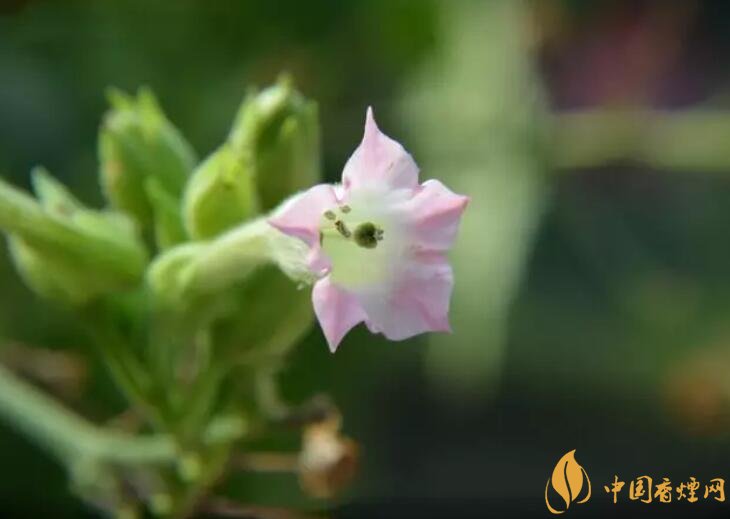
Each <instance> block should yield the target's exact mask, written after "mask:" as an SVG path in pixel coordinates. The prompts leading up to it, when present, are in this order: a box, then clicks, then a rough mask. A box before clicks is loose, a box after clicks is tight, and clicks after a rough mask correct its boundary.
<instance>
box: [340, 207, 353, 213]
mask: <svg viewBox="0 0 730 519" xmlns="http://www.w3.org/2000/svg"><path fill="white" fill-rule="evenodd" d="M340 211H342V212H343V213H345V214H347V213H349V212H350V211H351V209H350V206H349V205H341V206H340Z"/></svg>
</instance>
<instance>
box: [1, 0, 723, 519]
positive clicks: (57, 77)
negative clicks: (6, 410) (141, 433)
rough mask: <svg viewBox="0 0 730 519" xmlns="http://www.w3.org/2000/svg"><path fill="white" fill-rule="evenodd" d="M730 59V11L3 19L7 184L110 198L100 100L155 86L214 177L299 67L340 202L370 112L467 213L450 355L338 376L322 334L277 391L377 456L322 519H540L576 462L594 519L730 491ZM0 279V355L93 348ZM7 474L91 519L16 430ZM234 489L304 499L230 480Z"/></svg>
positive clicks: (597, 6) (89, 11)
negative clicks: (333, 406)
mask: <svg viewBox="0 0 730 519" xmlns="http://www.w3.org/2000/svg"><path fill="white" fill-rule="evenodd" d="M729 51H730V5H728V4H727V3H725V2H722V1H719V0H717V1H687V2H662V1H648V0H647V1H593V2H589V1H571V0H549V1H534V2H519V1H510V0H503V1H500V0H492V1H469V0H455V1H447V0H442V1H436V0H432V1H431V0H419V1H416V0H348V1H338V0H312V1H309V2H301V1H298V0H281V1H272V0H266V1H260V0H248V1H232V0H221V1H216V2H210V1H209V2H197V1H192V0H190V1H176V2H172V1H170V2H162V1H137V0H130V1H126V2H91V1H81V0H79V1H55V2H54V1H22V0H0V172H1V173H2V175H3V176H4V177H6V178H8V179H10V180H12V181H13V182H15V183H17V184H19V185H22V186H24V187H27V185H28V182H29V171H30V169H31V167H32V166H34V165H36V164H43V165H44V166H46V167H48V168H49V169H50V170H51V171H53V172H54V174H56V175H57V176H58V177H59V178H61V179H62V180H63V181H64V182H66V183H67V184H68V185H70V186H71V187H72V188H73V189H75V190H76V192H78V193H79V194H80V195H81V198H82V199H83V200H84V201H85V202H87V203H89V204H100V203H101V196H100V193H99V188H98V185H97V176H96V168H97V165H96V156H95V153H96V152H95V149H96V135H97V130H98V125H99V121H100V117H101V114H102V113H103V112H104V110H105V106H106V102H105V99H104V92H105V89H106V88H107V87H109V86H117V87H120V88H122V89H126V90H130V91H131V90H135V89H136V88H137V87H138V86H140V85H149V86H150V87H151V88H152V89H153V90H154V91H155V92H156V94H157V95H158V97H159V99H160V101H161V103H162V105H163V107H164V109H165V111H166V113H167V114H168V116H169V117H170V119H171V120H172V121H173V122H175V123H176V124H177V125H178V127H179V128H180V129H181V130H182V131H183V132H184V134H185V135H186V136H187V137H188V139H189V140H190V141H191V143H192V144H193V145H194V146H195V148H196V149H197V150H198V151H199V153H200V154H201V156H205V155H206V154H208V153H209V152H210V151H211V150H212V149H214V147H215V146H216V144H217V143H218V142H220V141H221V140H222V139H223V137H224V136H225V134H226V132H227V129H228V127H229V124H230V120H231V119H232V117H233V114H234V113H235V110H236V108H237V107H238V104H239V103H240V100H241V98H242V97H243V95H244V94H245V92H246V89H247V88H248V86H250V85H259V86H263V85H266V84H269V83H271V82H273V81H274V80H275V79H276V77H277V75H278V74H279V73H280V72H281V71H288V72H290V73H291V74H292V75H293V77H294V79H295V81H296V84H297V87H298V88H299V89H300V90H301V91H302V92H304V93H305V95H307V96H308V97H310V98H313V99H315V100H317V101H318V103H319V107H320V114H321V120H322V141H323V158H324V172H325V176H326V178H327V179H328V180H330V181H335V180H336V179H338V178H339V175H340V173H341V168H342V165H343V164H344V162H345V161H346V159H347V157H348V156H349V154H350V153H351V152H352V150H353V149H354V147H355V146H356V145H357V143H358V142H359V139H360V138H361V132H362V125H363V119H364V113H365V108H366V107H367V106H368V105H372V106H373V107H374V109H375V111H376V114H377V116H378V121H379V123H380V126H381V128H382V129H383V130H384V131H385V132H386V133H388V134H389V135H391V136H393V137H394V138H396V139H398V140H399V141H401V142H403V144H404V145H405V146H406V148H407V149H409V150H410V151H411V152H412V153H413V155H414V157H415V158H416V160H417V162H418V163H419V165H420V166H421V169H422V177H423V178H424V179H425V178H440V179H443V180H444V181H445V182H446V183H447V184H448V185H449V186H450V187H452V188H453V189H454V190H455V191H458V192H463V193H466V194H468V195H470V196H471V197H472V203H471V205H470V207H469V209H468V211H467V215H466V217H465V221H464V224H463V227H462V233H461V235H460V238H459V244H458V246H457V247H456V250H455V251H454V253H453V256H452V258H453V262H454V265H455V271H456V279H457V283H456V289H455V294H454V300H453V310H454V311H453V315H452V321H453V327H454V334H453V335H451V336H443V337H442V336H434V337H420V338H418V339H415V340H411V341H407V342H404V343H389V342H387V341H385V340H383V339H381V338H380V337H376V336H372V335H370V334H368V333H367V332H366V331H365V330H364V329H359V328H358V329H357V330H356V331H355V332H354V333H352V334H351V335H350V336H348V337H347V339H346V340H345V341H344V343H343V345H342V347H341V349H340V350H339V351H338V352H337V354H336V355H334V356H332V355H331V354H330V353H329V352H328V350H327V348H326V346H325V343H324V339H323V337H322V335H321V332H320V331H319V329H317V328H316V327H314V328H313V329H312V331H311V333H310V334H309V335H308V336H307V338H306V340H304V341H303V342H302V344H301V345H299V347H298V348H297V349H296V351H295V353H294V355H293V356H292V357H291V359H290V362H289V364H288V366H287V368H286V370H285V373H284V384H285V386H284V393H285V394H286V396H287V397H288V398H289V399H291V400H293V401H302V400H304V399H306V398H307V397H308V396H309V395H311V394H313V393H317V392H327V393H329V394H331V395H332V396H333V397H334V398H335V400H336V401H337V403H338V405H339V406H340V408H341V410H342V411H343V414H344V416H345V430H346V431H347V433H348V434H349V435H350V436H353V437H354V438H356V439H357V440H358V442H360V444H361V446H362V449H363V459H362V467H361V472H360V476H359V478H358V480H357V483H356V485H355V486H354V488H353V489H352V490H351V491H350V492H349V494H347V495H345V496H343V498H342V499H341V500H340V501H339V502H338V503H335V505H334V506H333V509H332V515H333V516H335V517H391V516H392V517H404V516H406V517H407V516H411V515H414V516H419V517H426V516H452V517H453V516H474V517H480V516H483V515H484V514H485V513H487V512H490V513H492V514H494V515H495V516H510V515H511V516H518V517H525V516H528V515H535V516H545V515H546V511H545V509H544V502H543V494H542V493H543V490H544V484H545V481H546V479H547V478H548V477H549V475H550V473H551V471H552V468H553V466H554V465H555V463H556V461H557V460H558V459H559V458H560V457H561V456H562V455H563V454H564V453H565V452H567V451H569V450H571V449H577V457H578V460H579V462H580V463H581V464H582V465H583V466H584V467H585V468H586V470H587V471H588V472H589V474H590V476H591V479H592V480H593V482H594V486H595V489H594V492H595V494H596V495H595V497H594V499H593V502H591V505H592V508H591V509H590V510H589V509H588V507H587V506H586V507H585V509H583V510H571V512H576V513H578V515H581V514H582V515H583V516H587V514H590V513H591V512H596V511H600V510H603V511H606V510H611V509H610V508H606V507H607V506H609V505H607V503H608V500H607V498H606V497H605V495H602V494H603V492H602V486H603V485H604V484H608V483H609V481H611V480H612V479H613V475H614V474H618V475H620V476H622V477H624V478H625V479H626V480H628V479H630V478H632V477H635V476H637V475H639V474H643V473H651V474H656V476H657V477H659V476H661V475H667V476H669V477H672V478H674V479H677V480H680V479H683V478H684V479H686V478H689V476H691V475H692V476H696V477H697V478H698V479H701V480H709V479H711V478H713V477H725V478H726V479H728V480H730V463H728V462H730V435H729V434H728V432H729V431H730V319H729V318H730V240H728V239H727V236H728V224H730V203H729V202H728V201H730V111H728V110H729V109H730V97H729V96H728V94H730V88H729V86H730V62H728V58H727V56H728V55H730V53H729ZM0 280H1V281H0V286H1V287H2V289H1V290H0V310H1V311H0V340H1V342H2V345H1V346H0V356H2V358H3V359H5V360H6V361H7V362H10V363H11V364H12V362H13V351H14V349H16V348H17V345H18V344H23V345H32V346H38V347H43V348H48V349H52V350H55V349H64V350H69V351H72V352H78V353H84V351H85V349H86V348H87V347H88V344H86V341H87V339H86V338H85V337H84V335H83V334H82V333H81V332H80V330H79V329H78V328H77V327H76V326H74V324H73V320H72V319H70V318H69V315H68V314H67V313H66V312H65V311H64V310H63V309H61V308H50V307H48V306H46V305H42V304H40V302H39V301H37V300H36V298H35V297H33V296H32V295H31V294H30V293H29V292H28V291H27V290H26V289H25V288H24V287H23V285H22V284H21V283H20V281H19V280H18V278H17V276H16V275H15V273H14V272H13V271H12V268H11V267H10V265H9V261H8V258H7V255H6V254H5V253H4V252H3V254H1V255H0ZM79 369H82V368H79ZM85 369H86V370H87V371H88V375H89V376H88V381H87V383H86V385H84V386H83V387H78V388H72V389H73V390H72V391H69V390H66V391H64V392H60V390H58V389H57V388H55V386H54V385H53V384H51V385H50V388H51V390H52V391H55V392H56V393H57V395H58V396H59V397H60V398H62V399H64V400H65V401H67V402H68V403H69V404H70V405H71V406H73V407H74V408H76V409H79V410H81V411H82V412H84V414H86V415H87V416H90V417H105V416H108V415H110V414H111V413H110V412H109V410H110V409H114V408H115V407H118V406H119V405H120V399H119V397H118V396H117V394H116V393H115V391H114V389H113V388H112V387H111V386H109V385H108V383H107V382H106V378H105V375H104V373H103V372H102V371H101V370H100V369H98V366H94V365H91V366H88V367H87V368H85ZM54 388H55V389H54ZM0 460H2V462H3V468H4V470H3V471H2V473H0V509H1V510H2V516H4V517H38V516H48V515H52V516H53V517H80V516H86V515H90V516H93V515H92V514H93V512H91V511H89V510H88V509H87V508H85V507H84V506H83V505H82V504H80V503H79V502H78V501H76V500H75V499H74V498H73V497H72V496H71V495H70V494H69V492H68V490H67V487H66V481H65V478H64V475H63V473H62V471H61V469H60V468H58V467H56V466H55V465H54V464H53V462H52V461H51V460H49V459H48V458H46V457H45V455H43V454H42V453H40V452H39V451H37V450H36V449H35V448H34V447H33V446H32V445H30V444H29V443H27V442H26V441H25V440H24V439H23V438H22V437H19V436H17V435H16V434H14V433H13V432H11V431H10V430H9V429H7V428H6V427H5V426H4V425H3V426H0ZM226 492H227V493H228V495H229V496H231V497H232V498H235V499H237V500H240V501H243V502H256V503H273V504H281V503H282V502H284V503H289V502H291V503H297V502H298V500H297V499H298V498H297V497H296V496H297V495H298V492H299V491H298V489H297V483H296V480H295V478H293V477H288V476H281V477H279V476H276V477H274V476H267V477H251V476H247V475H240V476H236V477H234V478H233V479H232V481H231V482H230V484H229V485H228V488H227V489H226ZM631 504H635V503H631ZM604 505H606V506H605V507H604V508H602V506H604ZM725 505H727V503H725ZM627 506H628V505H627ZM634 509H635V508H634ZM642 511H644V512H646V513H649V512H654V513H656V514H657V515H661V516H662V517H665V516H673V515H677V516H682V515H683V514H686V513H687V508H686V507H682V506H681V505H680V504H677V506H675V507H673V508H665V509H662V510H657V509H656V507H654V508H646V509H645V510H644V509H642ZM692 513H693V514H694V515H697V516H708V517H709V516H726V515H723V514H727V506H725V507H724V508H723V507H722V506H721V505H720V504H717V505H713V504H710V503H702V502H700V503H698V504H697V505H696V506H695V507H694V508H693V509H692Z"/></svg>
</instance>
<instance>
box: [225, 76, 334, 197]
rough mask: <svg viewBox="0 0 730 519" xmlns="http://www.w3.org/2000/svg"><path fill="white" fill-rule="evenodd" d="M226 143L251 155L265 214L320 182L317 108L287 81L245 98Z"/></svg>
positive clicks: (283, 79)
mask: <svg viewBox="0 0 730 519" xmlns="http://www.w3.org/2000/svg"><path fill="white" fill-rule="evenodd" d="M228 140H229V142H230V143H231V144H232V145H233V146H234V147H236V148H238V149H244V150H249V151H250V152H251V153H252V156H253V158H254V163H255V169H254V171H255V174H256V178H255V180H256V186H257V189H258V193H259V199H260V201H261V209H262V210H263V211H269V210H271V209H273V208H274V207H276V206H277V205H279V203H280V202H281V201H282V200H284V199H285V198H287V197H288V196H290V195H291V194H293V193H296V192H298V191H301V190H303V189H306V188H308V187H311V186H312V185H314V184H316V183H317V182H318V181H319V179H320V149H319V114H318V110H317V104H316V103H315V102H314V101H310V100H308V99H306V98H305V97H303V96H302V95H301V94H300V93H299V92H297V91H296V90H294V87H293V86H292V83H291V81H290V80H289V79H288V78H286V77H283V78H281V79H280V80H279V81H278V82H277V84H276V85H274V86H272V87H269V88H267V89H265V90H263V91H262V92H260V93H257V92H252V93H250V94H249V95H248V96H246V99H245V100H244V102H243V104H242V105H241V108H240V109H239V111H238V115H237V116H236V120H235V122H234V124H233V128H232V129H231V133H230V135H229V138H228Z"/></svg>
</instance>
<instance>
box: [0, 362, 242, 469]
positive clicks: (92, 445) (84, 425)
mask: <svg viewBox="0 0 730 519" xmlns="http://www.w3.org/2000/svg"><path fill="white" fill-rule="evenodd" d="M0 418H2V419H3V420H5V421H6V422H7V423H8V424H10V425H11V426H12V427H14V428H15V429H17V430H19V431H21V432H23V433H24V434H26V435H27V436H28V437H30V438H31V439H32V440H33V441H35V442H36V443H37V444H38V445H40V446H41V447H43V448H45V449H46V450H47V451H49V452H50V453H51V454H53V455H55V456H57V457H58V458H59V459H60V460H61V461H62V462H65V463H72V462H74V461H76V460H77V459H79V458H80V457H83V458H86V459H89V458H90V459H95V460H97V461H102V462H104V461H105V462H110V463H119V464H129V465H140V464H161V463H162V464H165V463H174V462H175V461H176V460H177V458H178V454H179V452H178V448H177V445H176V443H175V441H174V440H173V439H172V438H171V437H170V436H168V435H164V434H156V435H145V436H134V435H129V434H125V433H121V432H118V431H111V430H108V429H103V428H101V427H97V426H95V425H93V424H91V423H89V422H87V421H86V420H84V419H83V418H81V417H80V416H78V415H77V414H75V413H73V412H71V411H69V410H68V409H66V408H64V407H63V406H61V405H60V404H59V403H58V402H56V401H55V400H53V399H52V398H49V397H48V396H46V395H45V394H43V393H42V392H41V391H39V390H37V389H36V388H35V387H33V386H32V385H30V384H28V383H27V382H25V381H23V380H21V379H20V378H18V377H16V376H15V375H14V374H13V373H11V372H10V371H9V370H8V369H6V368H5V367H3V366H0ZM244 432H245V424H244V423H242V422H241V420H240V419H237V418H235V417H224V418H219V419H218V420H214V421H212V422H211V423H210V424H209V426H208V428H207V429H206V431H205V432H204V440H205V442H206V443H208V444H218V443H223V444H226V443H229V442H231V441H234V440H235V439H236V438H239V437H240V436H241V435H242V434H243V433H244Z"/></svg>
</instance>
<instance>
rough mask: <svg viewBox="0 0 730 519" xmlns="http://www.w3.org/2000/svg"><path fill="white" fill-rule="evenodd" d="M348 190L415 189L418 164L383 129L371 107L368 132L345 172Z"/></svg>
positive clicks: (367, 120) (366, 131) (345, 183)
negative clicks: (376, 120) (381, 129)
mask: <svg viewBox="0 0 730 519" xmlns="http://www.w3.org/2000/svg"><path fill="white" fill-rule="evenodd" d="M342 183H343V184H344V187H345V189H347V190H349V189H360V188H363V187H365V188H376V189H378V188H381V189H382V188H386V189H400V188H407V189H415V188H416V187H417V186H418V166H416V163H415V162H414V161H413V158H412V157H411V156H410V155H409V154H408V152H407V151H406V150H405V149H403V146H401V145H400V144H399V143H398V142H396V141H394V140H393V139H391V138H390V137H388V136H387V135H385V134H384V133H382V132H381V131H380V129H379V128H378V125H377V124H376V123H375V118H374V117H373V109H372V108H368V111H367V116H366V120H365V135H364V136H363V139H362V142H361V143H360V146H358V148H357V149H356V150H355V152H354V153H353V154H352V156H351V157H350V159H349V160H348V161H347V164H345V169H344V170H343V172H342Z"/></svg>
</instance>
